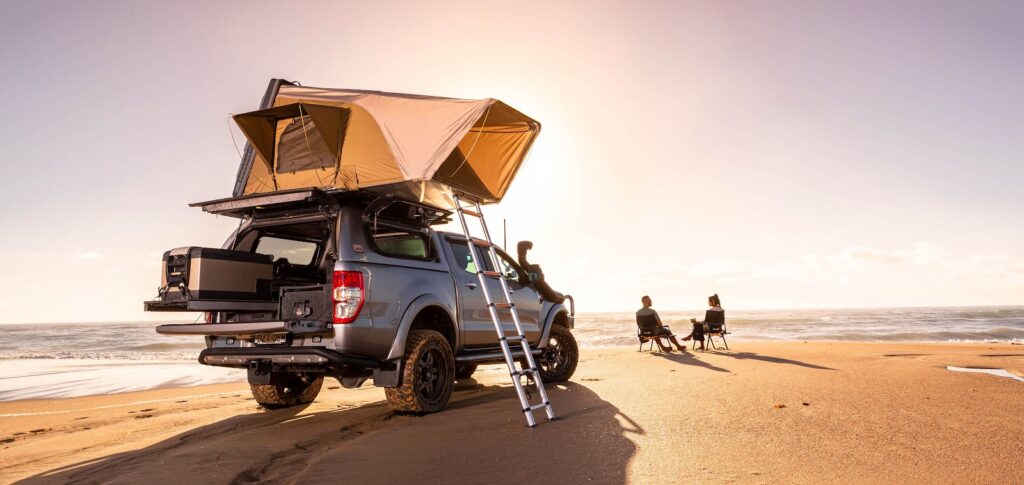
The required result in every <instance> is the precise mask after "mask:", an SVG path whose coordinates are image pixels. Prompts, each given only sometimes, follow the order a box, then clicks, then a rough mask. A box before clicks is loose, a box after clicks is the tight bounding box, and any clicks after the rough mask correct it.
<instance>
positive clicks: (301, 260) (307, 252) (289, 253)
mask: <svg viewBox="0 0 1024 485" xmlns="http://www.w3.org/2000/svg"><path fill="white" fill-rule="evenodd" d="M256 252H257V253H259V254H269V255H271V256H273V257H274V260H275V261H276V260H278V259H281V258H284V259H287V260H288V263H289V264H295V265H299V266H305V265H308V264H310V263H312V262H313V257H314V256H315V255H316V243H314V242H310V241H299V240H295V239H285V238H280V237H274V236H263V237H261V238H260V239H259V241H258V242H257V243H256Z"/></svg>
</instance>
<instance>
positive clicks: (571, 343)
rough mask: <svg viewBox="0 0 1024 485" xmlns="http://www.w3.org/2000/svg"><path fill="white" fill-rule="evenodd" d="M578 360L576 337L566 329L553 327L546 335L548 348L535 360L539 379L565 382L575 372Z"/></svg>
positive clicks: (557, 326) (558, 326) (578, 350)
mask: <svg viewBox="0 0 1024 485" xmlns="http://www.w3.org/2000/svg"><path fill="white" fill-rule="evenodd" d="M579 359H580V349H579V346H577V345H576V337H574V336H573V335H572V332H570V331H569V329H568V328H566V327H563V326H561V325H554V326H552V327H551V333H550V334H549V335H548V346H547V347H546V348H544V351H543V352H542V353H541V354H540V356H539V357H537V359H536V360H537V367H539V368H540V369H539V370H540V378H541V379H543V380H544V382H564V381H567V380H569V378H570V377H572V374H573V372H576V364H577V363H578V362H579Z"/></svg>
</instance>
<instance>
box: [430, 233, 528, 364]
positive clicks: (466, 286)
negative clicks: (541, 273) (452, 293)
mask: <svg viewBox="0 0 1024 485" xmlns="http://www.w3.org/2000/svg"><path fill="white" fill-rule="evenodd" d="M448 242H449V244H448V247H449V248H451V252H452V256H453V263H452V265H453V268H452V271H453V272H454V273H455V278H456V280H457V282H458V285H459V287H458V291H459V305H460V308H459V311H460V318H461V319H462V341H463V342H464V343H465V346H466V347H467V348H484V347H497V346H498V336H497V334H496V333H495V331H494V323H493V322H492V321H491V315H490V312H489V311H488V309H487V301H486V299H485V298H484V292H483V290H482V289H481V288H479V285H480V281H479V279H478V278H477V275H476V266H475V265H474V264H473V260H472V258H470V255H469V247H467V246H466V243H465V242H464V241H461V240H449V241H448ZM477 255H478V256H479V257H480V258H481V260H482V263H483V264H484V266H485V269H486V270H487V271H493V268H491V258H490V257H489V256H488V255H487V253H486V249H485V248H481V247H479V246H477ZM505 258H507V256H506V257H505ZM505 258H502V261H501V266H503V268H501V270H499V272H501V273H502V274H503V275H504V276H503V277H505V278H506V281H508V283H509V290H510V291H511V292H512V298H513V301H514V302H515V304H516V308H517V309H518V310H519V318H520V321H521V322H522V324H523V330H524V331H525V332H526V335H527V339H529V340H531V341H535V340H536V339H537V338H538V335H539V333H540V327H539V325H538V320H539V315H540V304H539V300H538V297H537V293H536V292H535V291H533V289H532V288H529V287H524V286H522V285H520V284H519V282H518V274H517V273H516V269H515V267H514V266H510V267H509V268H504V266H505V265H506V264H508V261H506V260H505ZM513 275H514V276H513ZM509 278H512V279H514V280H515V281H512V280H510V279H509ZM484 280H485V281H486V283H487V290H488V292H489V293H490V295H491V298H492V299H493V301H495V302H504V301H506V300H505V299H504V298H503V297H502V295H501V292H502V289H501V282H500V281H498V279H497V278H484ZM498 317H499V319H500V321H501V327H502V330H503V331H504V332H505V334H506V335H514V334H515V324H514V323H513V322H512V314H511V311H510V310H509V309H498Z"/></svg>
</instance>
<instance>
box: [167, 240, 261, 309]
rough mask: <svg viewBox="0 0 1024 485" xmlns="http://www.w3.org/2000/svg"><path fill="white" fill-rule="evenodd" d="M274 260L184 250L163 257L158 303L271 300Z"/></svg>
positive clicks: (244, 254)
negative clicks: (159, 301)
mask: <svg viewBox="0 0 1024 485" xmlns="http://www.w3.org/2000/svg"><path fill="white" fill-rule="evenodd" d="M273 278H274V261H273V256H270V255H268V254H257V253H249V252H245V251H233V250H230V249H212V248H199V247H184V248H177V249H172V250H170V251H167V252H166V253H164V261H163V271H162V279H161V282H160V288H161V293H160V298H159V299H160V300H162V301H164V302H174V301H196V300H271V299H273V294H272V293H271V286H270V283H271V281H272V280H273Z"/></svg>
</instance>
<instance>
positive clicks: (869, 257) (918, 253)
mask: <svg viewBox="0 0 1024 485" xmlns="http://www.w3.org/2000/svg"><path fill="white" fill-rule="evenodd" d="M947 255H948V253H947V252H946V251H944V250H943V249H942V248H940V247H939V246H936V245H934V244H931V243H927V242H920V241H918V242H915V243H914V247H913V248H912V249H909V250H903V249H900V250H886V249H876V248H868V247H863V246H855V247H850V248H845V249H843V250H841V251H840V252H839V254H837V255H835V256H832V257H830V258H829V261H831V262H833V263H837V264H840V265H844V264H848V263H873V264H902V263H912V264H914V265H915V266H927V265H929V264H931V263H933V262H935V261H938V260H940V259H942V258H944V257H946V256H947Z"/></svg>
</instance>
